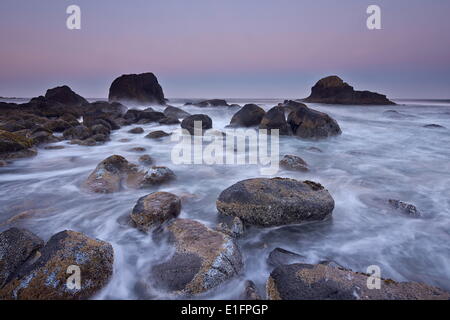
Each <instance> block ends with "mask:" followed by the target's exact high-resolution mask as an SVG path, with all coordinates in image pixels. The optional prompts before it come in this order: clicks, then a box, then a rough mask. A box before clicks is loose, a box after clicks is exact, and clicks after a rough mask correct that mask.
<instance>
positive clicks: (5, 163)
mask: <svg viewBox="0 0 450 320" xmlns="http://www.w3.org/2000/svg"><path fill="white" fill-rule="evenodd" d="M7 165H8V162H6V161H3V160H0V168H1V167H6V166H7Z"/></svg>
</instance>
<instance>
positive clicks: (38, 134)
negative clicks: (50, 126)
mask: <svg viewBox="0 0 450 320" xmlns="http://www.w3.org/2000/svg"><path fill="white" fill-rule="evenodd" d="M40 129H41V130H34V132H33V133H31V135H30V139H32V140H33V143H34V144H36V145H39V144H44V143H55V142H59V141H60V139H59V138H57V137H55V136H54V135H53V134H52V133H51V132H48V131H46V130H45V129H42V128H40Z"/></svg>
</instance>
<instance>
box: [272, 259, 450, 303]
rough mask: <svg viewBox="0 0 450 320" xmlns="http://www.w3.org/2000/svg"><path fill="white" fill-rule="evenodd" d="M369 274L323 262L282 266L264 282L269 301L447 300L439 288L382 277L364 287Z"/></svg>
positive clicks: (449, 295)
mask: <svg viewBox="0 0 450 320" xmlns="http://www.w3.org/2000/svg"><path fill="white" fill-rule="evenodd" d="M368 277H369V275H366V274H363V273H359V272H353V271H351V270H346V269H341V268H335V267H331V266H327V265H324V264H317V265H309V264H291V265H283V266H280V267H278V268H276V269H275V270H273V271H272V273H271V274H270V277H269V279H268V281H267V284H266V290H267V296H268V298H269V299H271V300H357V299H358V300H448V299H449V298H450V294H449V293H448V292H445V291H443V290H441V289H439V288H435V287H431V286H428V285H426V284H421V283H415V282H395V281H393V280H385V279H381V288H380V289H379V290H370V289H369V288H368V286H367V282H368Z"/></svg>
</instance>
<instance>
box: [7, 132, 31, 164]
mask: <svg viewBox="0 0 450 320" xmlns="http://www.w3.org/2000/svg"><path fill="white" fill-rule="evenodd" d="M32 146H33V141H32V140H31V139H27V138H25V137H23V136H21V135H18V134H15V133H12V132H8V131H4V130H0V160H5V159H14V158H21V157H27V156H34V155H35V154H36V152H35V151H34V150H31V149H30V148H31V147H32Z"/></svg>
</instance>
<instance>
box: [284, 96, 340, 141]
mask: <svg viewBox="0 0 450 320" xmlns="http://www.w3.org/2000/svg"><path fill="white" fill-rule="evenodd" d="M296 103H297V102H294V101H289V102H288V104H289V105H295V104H296ZM295 110H296V111H292V112H291V113H289V116H288V119H287V122H288V123H289V126H290V127H291V130H292V132H293V134H294V135H296V136H298V137H300V138H303V139H323V138H327V137H332V136H337V135H340V134H341V133H342V131H341V128H340V127H339V125H338V123H337V121H336V120H334V119H333V118H332V117H330V116H329V115H328V114H326V113H323V112H319V111H316V110H313V109H310V108H308V107H306V106H304V105H303V104H298V105H296V109H295Z"/></svg>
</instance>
